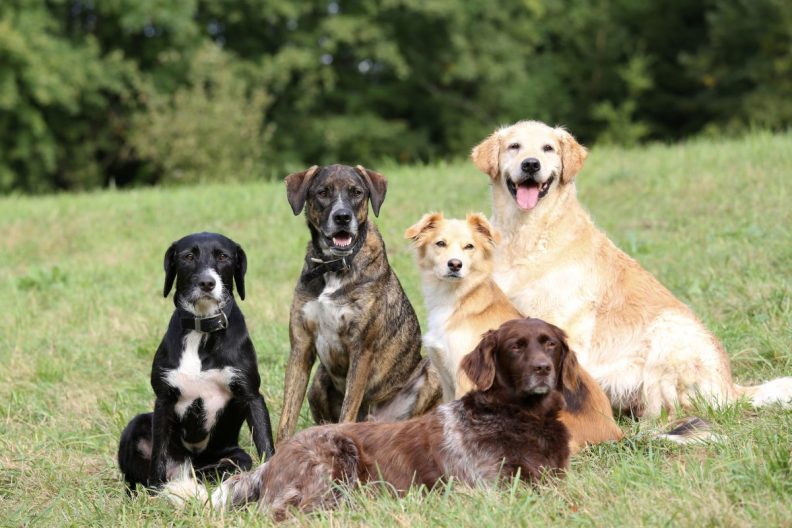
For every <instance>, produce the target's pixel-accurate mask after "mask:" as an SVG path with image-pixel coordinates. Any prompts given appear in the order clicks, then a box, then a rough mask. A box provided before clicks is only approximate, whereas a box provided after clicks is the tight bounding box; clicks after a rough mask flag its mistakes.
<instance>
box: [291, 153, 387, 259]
mask: <svg viewBox="0 0 792 528" xmlns="http://www.w3.org/2000/svg"><path fill="white" fill-rule="evenodd" d="M387 188H388V182H387V180H386V179H385V177H384V176H383V175H382V174H380V173H378V172H374V171H372V170H368V169H366V168H364V167H362V166H360V165H358V166H356V167H349V166H347V165H328V166H326V167H318V166H316V165H314V166H313V167H311V168H309V169H306V170H304V171H302V172H295V173H294V174H290V175H289V176H287V177H286V196H287V198H288V199H289V205H291V208H292V211H293V212H294V214H295V215H298V214H300V212H301V211H302V210H303V208H305V216H306V218H307V220H308V225H309V226H310V228H311V236H312V237H313V240H314V243H315V244H316V245H317V246H318V247H319V248H320V250H321V251H322V253H324V254H326V255H328V256H338V257H342V256H345V255H349V254H350V253H351V252H352V251H353V248H355V247H356V242H357V241H358V234H359V232H358V231H359V229H360V227H361V226H364V225H365V224H366V220H367V218H368V203H369V200H370V201H371V208H372V210H373V211H374V216H378V215H379V211H380V207H381V206H382V202H383V201H384V200H385V192H386V191H387Z"/></svg>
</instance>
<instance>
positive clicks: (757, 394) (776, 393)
mask: <svg viewBox="0 0 792 528" xmlns="http://www.w3.org/2000/svg"><path fill="white" fill-rule="evenodd" d="M734 388H735V389H737V394H739V395H740V396H745V397H746V398H748V400H749V401H750V402H751V404H752V405H753V406H754V407H764V406H765V405H772V404H774V403H780V404H781V405H783V406H784V407H785V408H790V407H792V377H785V378H776V379H774V380H770V381H766V382H765V383H762V384H761V385H752V386H742V385H735V386H734Z"/></svg>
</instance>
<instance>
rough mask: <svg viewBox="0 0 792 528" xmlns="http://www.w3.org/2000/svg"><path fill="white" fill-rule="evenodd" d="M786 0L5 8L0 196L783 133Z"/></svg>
mask: <svg viewBox="0 0 792 528" xmlns="http://www.w3.org/2000/svg"><path fill="white" fill-rule="evenodd" d="M791 28H792V4H790V2H788V1H785V0H724V1H715V0H704V1H702V2H689V1H687V0H669V1H667V2H655V1H652V0H598V1H596V2H591V1H589V0H563V1H550V0H523V1H520V2H514V1H513V0H492V1H489V2H476V1H473V2H472V1H469V0H358V1H354V2H352V1H348V0H321V1H316V0H314V1H301V2H298V1H295V0H225V1H223V2H217V1H216V0H186V1H180V2H169V1H166V0H103V1H86V0H51V1H48V2H45V1H43V0H7V1H5V2H3V3H2V4H0V192H9V191H13V190H17V191H26V192H42V191H49V190H53V189H81V188H91V187H97V186H102V185H109V184H117V185H120V186H123V185H129V184H142V183H156V182H191V181H206V180H215V179H217V180H223V181H227V180H232V179H234V180H235V179H248V178H255V177H273V176H280V175H282V174H284V173H285V171H286V169H290V168H295V167H301V166H306V165H309V164H312V163H324V162H329V161H337V162H348V163H353V162H354V163H363V164H364V165H369V166H376V164H377V163H378V162H380V161H381V160H383V159H395V160H399V161H426V160H431V159H437V158H447V157H459V156H463V155H465V154H466V153H467V152H468V151H469V150H470V148H471V146H472V145H474V144H475V143H476V142H477V141H478V140H480V139H481V138H482V137H483V136H484V135H485V134H487V133H488V132H489V131H491V130H492V129H493V128H494V127H495V126H497V125H499V124H502V123H507V122H512V121H515V120H518V119H523V118H534V119H541V120H545V121H549V122H552V123H560V124H565V125H567V126H568V127H569V129H570V130H572V131H573V132H574V133H575V134H576V135H577V136H578V137H580V138H581V139H582V140H583V141H584V142H586V143H589V144H591V143H594V142H598V141H599V142H603V143H615V144H623V145H633V144H635V143H638V142H643V141H650V140H662V141H670V140H677V139H681V138H685V137H688V136H690V135H693V134H697V133H700V132H702V131H705V132H714V133H722V132H728V133H732V132H736V131H739V130H742V129H744V128H745V127H746V126H748V125H758V126H761V127H769V128H772V129H784V128H785V127H788V126H789V125H790V123H792V99H790V98H789V97H788V94H789V93H791V92H792V29H791Z"/></svg>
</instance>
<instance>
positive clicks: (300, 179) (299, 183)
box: [285, 165, 319, 216]
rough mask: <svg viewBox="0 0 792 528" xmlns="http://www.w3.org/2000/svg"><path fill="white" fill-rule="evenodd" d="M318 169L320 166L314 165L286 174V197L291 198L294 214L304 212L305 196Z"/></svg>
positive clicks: (290, 203) (290, 202)
mask: <svg viewBox="0 0 792 528" xmlns="http://www.w3.org/2000/svg"><path fill="white" fill-rule="evenodd" d="M318 171H319V166H318V165H314V166H312V167H310V168H307V169H305V170H304V171H302V172H295V173H294V174H289V175H288V176H286V180H285V182H286V197H287V198H288V200H289V205H291V208H292V211H293V212H294V216H297V215H298V214H300V213H301V212H302V210H303V207H304V206H305V198H306V197H307V195H308V187H309V186H310V185H311V180H312V179H313V177H314V175H315V174H316V173H317V172H318Z"/></svg>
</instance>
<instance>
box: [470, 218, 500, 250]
mask: <svg viewBox="0 0 792 528" xmlns="http://www.w3.org/2000/svg"><path fill="white" fill-rule="evenodd" d="M467 223H468V225H469V226H470V227H472V228H473V230H474V231H475V232H476V233H478V234H479V235H481V236H482V237H484V239H485V240H486V241H487V242H488V243H489V244H490V245H491V246H492V247H495V246H497V245H498V243H500V241H501V236H500V233H498V231H496V230H495V229H494V228H493V227H492V224H490V223H489V220H487V217H485V216H484V215H483V214H481V213H470V214H468V215H467Z"/></svg>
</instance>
